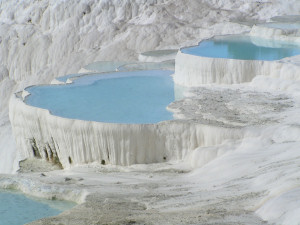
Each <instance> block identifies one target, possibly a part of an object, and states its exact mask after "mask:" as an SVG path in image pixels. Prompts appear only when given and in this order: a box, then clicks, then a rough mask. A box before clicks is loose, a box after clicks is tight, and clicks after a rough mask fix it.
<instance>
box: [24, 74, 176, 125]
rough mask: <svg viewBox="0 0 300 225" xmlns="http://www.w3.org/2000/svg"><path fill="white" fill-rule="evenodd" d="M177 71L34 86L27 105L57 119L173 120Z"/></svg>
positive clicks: (98, 75)
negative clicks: (173, 76)
mask: <svg viewBox="0 0 300 225" xmlns="http://www.w3.org/2000/svg"><path fill="white" fill-rule="evenodd" d="M173 73H174V72H173V71H168V70H147V71H130V72H114V73H103V74H97V75H87V76H83V77H81V78H78V79H76V80H75V81H74V82H73V83H72V84H68V85H44V86H33V87H30V88H27V89H26V90H27V91H28V92H29V93H30V95H29V96H27V97H26V99H25V102H26V104H29V105H32V106H36V107H39V108H44V109H48V110H50V112H51V113H52V114H54V115H57V116H61V117H66V118H72V119H80V120H88V121H99V122H108V123H135V124H148V123H157V122H160V121H164V120H171V119H173V114H172V113H171V112H170V111H168V110H167V109H166V107H167V106H168V105H169V104H170V103H171V102H173V101H174V83H173V79H172V77H171V74H173Z"/></svg>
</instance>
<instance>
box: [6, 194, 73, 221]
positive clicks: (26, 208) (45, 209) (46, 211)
mask: <svg viewBox="0 0 300 225" xmlns="http://www.w3.org/2000/svg"><path fill="white" fill-rule="evenodd" d="M74 205H75V204H73V203H71V202H64V201H50V200H48V201H47V200H41V199H37V198H29V197H26V196H25V195H23V194H21V193H18V192H12V191H4V190H0V224H1V225H22V224H26V223H29V222H32V221H35V220H38V219H41V218H44V217H50V216H55V215H58V214H59V213H61V212H62V211H64V210H66V209H70V208H72V207H73V206H74Z"/></svg>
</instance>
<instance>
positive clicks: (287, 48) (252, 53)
mask: <svg viewBox="0 0 300 225" xmlns="http://www.w3.org/2000/svg"><path fill="white" fill-rule="evenodd" d="M181 52H183V53H185V54H191V55H196V56H203V57H209V58H227V59H241V60H263V61H273V60H279V59H282V58H286V57H290V56H295V55H299V54H300V46H297V45H293V44H292V43H289V42H283V41H274V40H266V39H262V38H257V37H248V36H223V37H216V38H212V39H208V40H204V41H202V42H200V43H199V45H197V46H194V47H188V48H183V49H182V50H181Z"/></svg>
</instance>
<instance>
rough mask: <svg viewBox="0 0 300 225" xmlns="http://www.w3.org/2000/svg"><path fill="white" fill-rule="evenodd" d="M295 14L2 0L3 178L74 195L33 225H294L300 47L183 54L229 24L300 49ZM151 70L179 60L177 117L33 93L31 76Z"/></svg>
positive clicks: (37, 192)
mask: <svg viewBox="0 0 300 225" xmlns="http://www.w3.org/2000/svg"><path fill="white" fill-rule="evenodd" d="M299 13H300V2H299V1H298V0H290V1H285V0H273V1H265V0H259V1H257V0H240V1H235V0H189V1H186V0H122V1H120V0H111V1H107V0H99V1H96V0H81V1H80V0H76V1H65V0H39V1H31V0H24V1H17V0H0V173H1V175H0V188H1V189H17V190H20V191H22V192H24V193H26V194H30V195H33V196H36V197H42V198H45V199H50V200H51V199H56V200H68V201H73V202H76V203H78V204H77V205H76V206H74V207H73V208H72V209H69V210H66V211H64V212H62V213H61V214H60V215H58V216H54V217H51V218H44V219H40V220H38V221H35V222H32V223H31V224H72V225H73V224H75V225H76V224H286V225H293V224H295V225H296V224H299V221H300V213H299V212H300V207H299V202H300V197H299V192H300V171H299V165H300V152H299V149H300V123H299V121H300V67H299V65H300V56H299V55H298V54H292V55H286V56H287V57H285V56H284V57H283V58H278V59H274V60H273V61H264V60H244V59H242V60H239V59H220V58H219V59H217V58H207V57H200V56H197V55H191V54H185V53H184V52H182V51H181V50H180V49H182V48H184V47H190V46H195V45H197V44H198V43H199V42H200V41H203V40H206V39H209V38H212V37H216V36H220V35H232V34H239V35H243V36H247V37H248V38H250V39H251V37H253V38H252V40H254V42H253V44H254V45H262V46H264V47H268V48H276V47H278V46H277V45H276V42H277V41H279V42H281V41H284V42H289V43H291V44H292V45H299V40H300V37H299V29H298V28H299V26H298V24H299V23H300V18H299V16H297V14H299ZM254 37H259V39H260V40H263V41H260V42H259V43H258V42H256V41H255V38H254ZM176 52H178V53H176ZM143 69H144V70H151V69H168V70H174V74H173V79H174V82H175V85H174V97H175V101H174V102H172V103H170V104H169V105H168V106H167V110H168V111H170V112H172V113H173V116H174V118H173V119H172V120H168V121H160V122H158V123H155V122H153V123H149V124H143V123H141V124H131V123H125V124H117V123H113V124H111V123H104V122H95V121H87V120H77V119H74V118H73V119H70V118H65V117H61V116H57V115H55V114H52V113H51V112H50V111H48V110H46V109H42V108H37V107H33V106H30V105H28V104H26V102H24V99H25V98H26V96H27V95H28V92H26V91H23V90H24V89H25V88H26V87H28V86H32V85H45V84H47V85H48V84H49V83H50V82H51V81H52V85H69V83H72V82H74V81H75V82H76V79H80V78H79V77H81V76H84V75H86V74H89V73H102V72H109V71H116V70H119V71H132V70H143ZM60 76H64V77H63V78H58V79H55V78H57V77H60ZM111 104H114V103H113V102H111ZM0 200H1V199H0ZM32 213H34V212H32ZM0 214H1V212H0ZM1 222H3V221H1V215H0V224H1Z"/></svg>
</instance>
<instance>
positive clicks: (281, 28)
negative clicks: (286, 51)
mask: <svg viewBox="0 0 300 225" xmlns="http://www.w3.org/2000/svg"><path fill="white" fill-rule="evenodd" d="M249 35H250V36H255V37H261V38H266V39H274V40H280V41H288V42H294V43H298V44H299V43H300V23H299V24H289V23H287V24H284V23H266V24H259V25H254V26H253V27H252V28H251V31H250V33H249Z"/></svg>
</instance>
